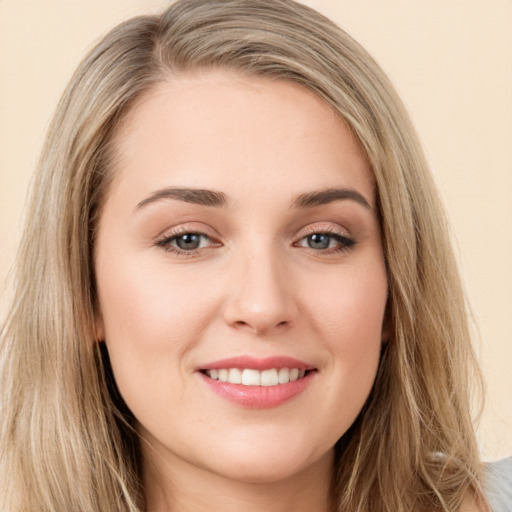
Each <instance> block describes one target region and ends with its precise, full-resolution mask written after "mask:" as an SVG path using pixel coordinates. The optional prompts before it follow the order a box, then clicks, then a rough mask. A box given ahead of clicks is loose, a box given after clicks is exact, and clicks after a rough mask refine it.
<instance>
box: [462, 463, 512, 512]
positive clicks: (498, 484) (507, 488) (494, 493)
mask: <svg viewBox="0 0 512 512" xmlns="http://www.w3.org/2000/svg"><path fill="white" fill-rule="evenodd" d="M483 486H484V490H485V496H486V498H487V501H488V502H489V505H490V507H491V510H492V512H510V510H512V457H509V458H507V459H502V460H499V461H496V462H490V463H488V464H486V465H485V470H484V481H483ZM470 511H471V509H468V512H470Z"/></svg>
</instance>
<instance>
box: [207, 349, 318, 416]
mask: <svg viewBox="0 0 512 512" xmlns="http://www.w3.org/2000/svg"><path fill="white" fill-rule="evenodd" d="M221 368H250V369H253V370H259V371H263V370H269V369H271V368H298V369H299V370H314V369H315V368H314V367H313V366H311V365H309V364H307V363H305V362H303V361H299V360H297V359H293V358H290V357H268V358H264V359H257V358H254V357H250V356H241V357H233V358H229V359H222V360H220V361H215V362H213V363H209V364H207V365H205V366H201V367H200V368H198V375H199V376H200V377H201V378H202V380H203V382H204V383H205V384H206V385H207V386H208V387H209V389H211V390H212V391H214V392H215V393H216V394H217V395H219V396H220V397H222V398H224V399H226V400H228V401H229V402H231V403H234V404H236V405H238V406H242V407H246V408H250V409H270V408H272V407H277V406H279V405H282V404H284V403H286V402H288V401H289V400H291V399H292V398H295V397H296V396H298V395H300V394H301V393H303V392H304V391H305V390H306V388H307V387H308V386H309V384H311V382H312V381H313V379H314V378H315V376H316V374H317V372H316V371H309V372H308V373H306V375H305V376H304V377H303V378H301V379H298V380H296V381H293V382H288V383H287V384H278V385H277V386H244V385H243V384H230V383H229V382H220V381H219V380H215V379H210V377H208V376H207V375H206V374H205V373H204V372H203V371H202V370H214V369H221Z"/></svg>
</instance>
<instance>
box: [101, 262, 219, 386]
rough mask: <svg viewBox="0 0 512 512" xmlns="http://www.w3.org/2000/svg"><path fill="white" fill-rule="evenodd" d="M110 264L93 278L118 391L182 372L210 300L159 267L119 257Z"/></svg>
mask: <svg viewBox="0 0 512 512" xmlns="http://www.w3.org/2000/svg"><path fill="white" fill-rule="evenodd" d="M115 261H116V264H115V265H112V266H111V267H109V268H106V267H102V266H101V260H100V261H99V264H98V271H97V275H98V295H99V302H100V310H101V315H102V321H103V330H104V333H105V341H106V344H107V347H108V350H109V355H110V359H111V362H112V367H113V369H114V373H115V375H116V381H117V382H118V385H119V387H120V389H121V388H122V387H123V383H124V382H127V383H129V382H130V381H134V382H137V381H138V380H140V382H145V381H147V379H148V374H149V375H151V374H153V376H156V375H162V377H163V379H164V380H163V381H162V382H168V381H169V380H170V379H171V376H177V375H179V374H180V372H182V371H185V370H184V368H182V367H181V366H180V365H183V364H184V363H186V358H184V355H186V353H187V351H188V350H190V349H191V348H192V347H193V346H194V344H195V343H196V342H197V340H198V339H199V338H200V334H201V332H202V331H203V330H204V329H205V328H206V326H207V324H208V321H209V318H210V317H211V312H212V311H213V310H214V309H215V304H216V299H215V297H214V296H213V295H212V292H211V291H209V290H198V289H197V288H196V287H194V286H191V281H190V276H188V278H187V275H186V273H183V272H173V271H172V269H170V268H169V266H168V265H166V263H167V262H165V261H163V263H158V264H154V263H153V265H147V264H145V262H144V258H133V259H130V258H128V257H123V256H118V257H116V259H115ZM169 354H171V355H172V357H169ZM170 361H172V362H173V366H174V367H173V368H172V371H170V370H171V369H170V368H169V364H170ZM148 369H150V371H149V372H148ZM121 391H122V389H121Z"/></svg>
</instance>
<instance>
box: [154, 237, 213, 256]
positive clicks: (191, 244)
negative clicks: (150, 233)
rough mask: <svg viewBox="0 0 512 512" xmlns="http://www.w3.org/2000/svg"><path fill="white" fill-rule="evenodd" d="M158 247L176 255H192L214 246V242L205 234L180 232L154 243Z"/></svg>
mask: <svg viewBox="0 0 512 512" xmlns="http://www.w3.org/2000/svg"><path fill="white" fill-rule="evenodd" d="M156 245H157V246H158V247H162V248H163V249H164V250H166V251H169V252H174V253H177V254H185V253H189V254H190V253H194V252H195V251H198V250H200V249H204V248H208V247H211V246H213V245H215V242H214V241H213V240H212V239H211V238H210V237H209V236H208V235H206V234H205V233H196V232H182V233H178V234H175V235H171V236H165V237H164V238H162V239H161V240H158V241H157V242H156Z"/></svg>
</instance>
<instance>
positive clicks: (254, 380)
mask: <svg viewBox="0 0 512 512" xmlns="http://www.w3.org/2000/svg"><path fill="white" fill-rule="evenodd" d="M205 373H206V375H208V377H210V378H211V379H214V380H218V381H220V382H228V383H230V384H243V385H244V386H277V385H278V384H288V382H294V381H296V380H298V379H302V378H303V377H304V376H305V375H306V370H299V369H298V368H272V369H270V370H263V371H261V372H260V371H258V370H253V369H251V368H245V369H239V368H220V369H218V370H217V369H216V370H206V371H205Z"/></svg>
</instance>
